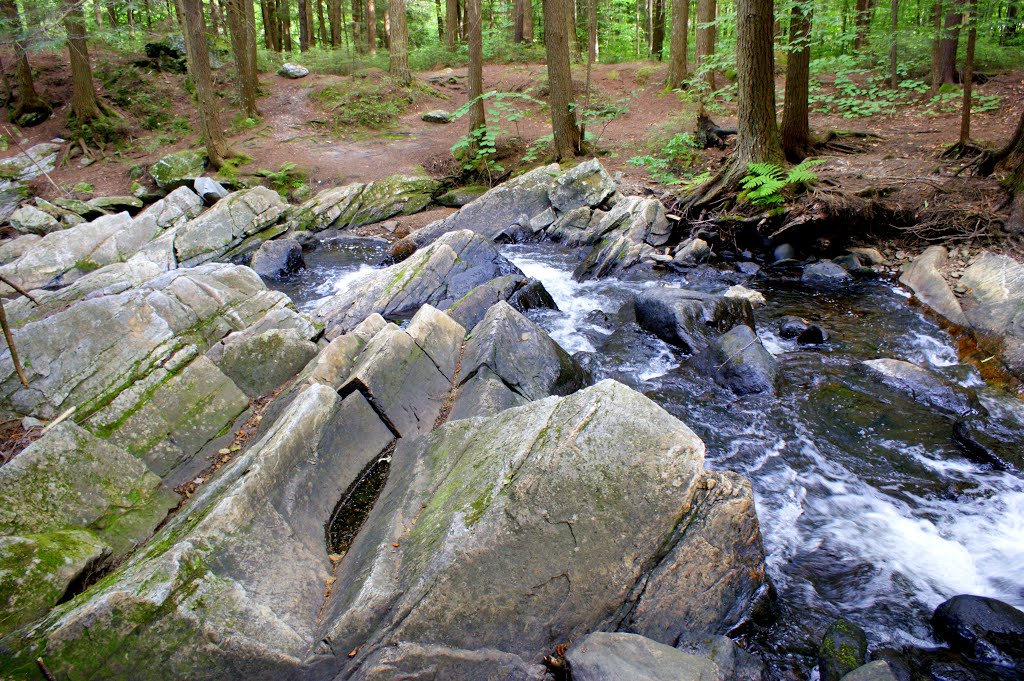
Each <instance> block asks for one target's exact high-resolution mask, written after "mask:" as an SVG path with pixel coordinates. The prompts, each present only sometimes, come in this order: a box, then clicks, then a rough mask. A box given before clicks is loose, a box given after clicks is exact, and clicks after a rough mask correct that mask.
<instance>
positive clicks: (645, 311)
mask: <svg viewBox="0 0 1024 681" xmlns="http://www.w3.org/2000/svg"><path fill="white" fill-rule="evenodd" d="M634 308H635V310H636V320H637V323H638V324H639V325H640V328H642V329H644V330H645V331H650V332H651V333H653V334H654V335H655V336H657V337H658V338H660V339H662V340H663V341H665V342H666V343H671V344H672V345H675V346H678V347H680V348H682V349H683V351H684V352H688V353H690V354H697V353H699V352H702V351H703V350H705V349H706V348H707V347H708V345H709V343H710V341H711V340H712V339H714V338H716V337H717V336H718V335H720V334H722V333H724V332H726V331H728V330H729V329H731V328H733V327H734V326H736V325H737V324H740V325H748V326H752V325H753V323H754V313H753V310H751V307H750V303H748V302H747V301H746V300H741V299H737V298H726V297H725V296H723V295H715V294H711V293H704V292H702V291H690V290H687V289H677V288H650V289H647V290H646V291H644V292H643V293H641V294H640V295H638V296H637V297H636V300H635V301H634Z"/></svg>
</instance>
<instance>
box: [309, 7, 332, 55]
mask: <svg viewBox="0 0 1024 681" xmlns="http://www.w3.org/2000/svg"><path fill="white" fill-rule="evenodd" d="M313 3H314V4H315V5H316V21H317V26H319V27H320V34H319V35H320V45H321V46H326V45H329V44H330V42H329V41H330V39H329V38H328V37H327V21H326V20H325V18H324V3H323V0H313Z"/></svg>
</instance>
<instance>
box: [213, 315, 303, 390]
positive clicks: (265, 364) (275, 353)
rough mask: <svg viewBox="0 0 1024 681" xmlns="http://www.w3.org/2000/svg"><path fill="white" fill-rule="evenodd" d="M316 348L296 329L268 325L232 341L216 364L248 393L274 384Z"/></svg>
mask: <svg viewBox="0 0 1024 681" xmlns="http://www.w3.org/2000/svg"><path fill="white" fill-rule="evenodd" d="M316 354H317V348H316V345H315V344H314V343H311V342H309V341H308V340H307V339H306V338H304V337H303V334H302V333H300V332H299V331H296V330H295V329H284V330H281V329H271V330H269V331H265V332H263V333H261V334H259V335H257V336H252V337H250V338H245V339H243V340H240V341H238V342H236V343H231V344H230V345H228V346H227V347H226V348H225V349H224V355H223V357H222V358H221V360H220V362H219V363H218V365H217V366H218V368H219V369H220V370H221V371H222V372H224V374H225V375H226V376H227V377H228V378H230V379H231V380H232V381H233V382H234V384H235V385H237V386H238V387H239V388H240V389H241V390H242V391H243V392H244V393H245V394H246V395H248V396H249V397H259V396H261V395H265V394H266V393H269V392H270V391H272V390H274V388H277V387H278V386H280V385H281V384H282V383H284V382H285V381H287V380H288V379H290V378H292V377H293V376H295V375H296V374H298V373H299V371H301V370H302V368H303V367H304V366H306V364H308V363H309V361H310V360H311V359H313V358H314V357H316Z"/></svg>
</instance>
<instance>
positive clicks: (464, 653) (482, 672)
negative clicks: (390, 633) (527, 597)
mask: <svg viewBox="0 0 1024 681" xmlns="http://www.w3.org/2000/svg"><path fill="white" fill-rule="evenodd" d="M364 667H365V668H366V669H365V671H361V672H360V674H359V676H360V677H361V678H365V679H374V680H376V681H390V680H391V679H403V678H404V679H414V678H417V677H421V676H422V675H423V674H428V675H429V676H432V677H433V678H436V679H451V680H452V681H455V680H457V679H464V680H465V681H470V680H471V679H472V680H474V681H475V680H477V679H488V680H490V679H501V681H547V680H548V679H550V678H551V677H550V676H549V675H548V674H547V669H546V668H545V667H544V666H543V665H541V664H530V663H528V662H525V661H524V660H523V659H522V658H521V657H519V656H517V655H511V654H509V653H505V652H502V651H500V650H496V649H494V648H476V647H474V648H471V649H466V648H453V647H449V646H445V645H438V644H419V643H404V642H400V643H398V644H396V645H394V646H388V647H387V648H384V649H383V650H381V651H380V652H379V653H376V654H375V655H374V656H373V657H372V658H371V659H370V660H367V661H366V663H365V664H364Z"/></svg>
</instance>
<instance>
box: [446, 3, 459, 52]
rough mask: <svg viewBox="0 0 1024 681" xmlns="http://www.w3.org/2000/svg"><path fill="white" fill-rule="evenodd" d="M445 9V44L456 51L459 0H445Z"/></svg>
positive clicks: (449, 49) (452, 50)
mask: <svg viewBox="0 0 1024 681" xmlns="http://www.w3.org/2000/svg"><path fill="white" fill-rule="evenodd" d="M444 9H445V22H444V46H445V49H447V50H448V51H449V52H454V51H455V45H456V43H458V38H459V0H445V2H444Z"/></svg>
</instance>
